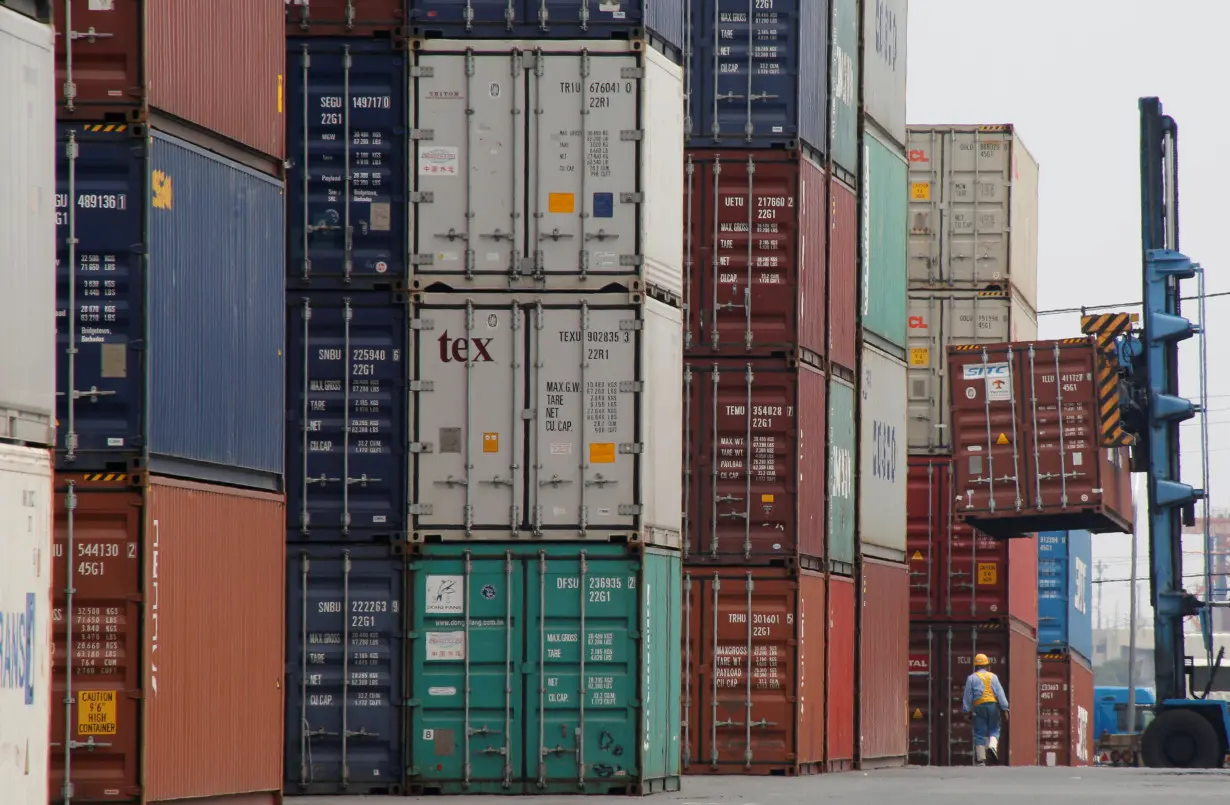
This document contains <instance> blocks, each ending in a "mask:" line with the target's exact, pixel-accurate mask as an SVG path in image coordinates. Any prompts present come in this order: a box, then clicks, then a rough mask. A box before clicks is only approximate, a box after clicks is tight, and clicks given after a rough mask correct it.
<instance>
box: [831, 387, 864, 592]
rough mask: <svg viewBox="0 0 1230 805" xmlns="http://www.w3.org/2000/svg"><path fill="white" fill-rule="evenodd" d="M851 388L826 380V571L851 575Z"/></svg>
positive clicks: (855, 445) (853, 440)
mask: <svg viewBox="0 0 1230 805" xmlns="http://www.w3.org/2000/svg"><path fill="white" fill-rule="evenodd" d="M854 400H855V396H854V386H853V385H851V384H850V383H847V382H846V381H844V380H841V379H839V378H836V377H834V378H832V379H831V380H829V466H828V471H829V500H828V512H829V518H828V521H829V522H828V525H829V529H828V530H829V536H828V568H829V570H831V571H832V572H834V573H839V574H841V575H843V576H853V575H854V514H855V511H856V507H855V497H854V493H855V488H856V484H855V483H854V467H855V463H854V459H855V457H856V455H857V454H856V453H855V451H856V450H857V449H858V440H857V439H856V438H855V436H854Z"/></svg>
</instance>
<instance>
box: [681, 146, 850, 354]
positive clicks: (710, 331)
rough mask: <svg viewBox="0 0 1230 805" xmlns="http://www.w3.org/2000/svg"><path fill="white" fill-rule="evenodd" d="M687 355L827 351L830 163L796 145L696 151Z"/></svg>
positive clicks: (690, 160) (691, 158) (690, 177)
mask: <svg viewBox="0 0 1230 805" xmlns="http://www.w3.org/2000/svg"><path fill="white" fill-rule="evenodd" d="M687 181H688V188H687V198H686V199H685V202H686V204H687V205H688V206H687V210H686V215H687V223H686V231H685V238H686V243H685V250H686V254H685V264H686V265H685V274H686V275H687V279H686V283H687V291H686V294H687V308H686V309H687V311H688V313H687V316H688V322H687V329H686V331H685V333H684V349H685V350H686V353H687V354H688V355H729V356H739V355H748V356H751V355H756V356H762V357H767V356H771V355H772V356H788V355H793V354H795V353H796V352H797V351H798V350H799V349H800V348H801V349H802V350H803V351H804V352H803V353H801V354H803V355H806V353H811V356H810V357H806V359H807V360H809V361H811V362H812V363H818V362H819V360H818V359H819V358H823V356H824V354H825V335H826V331H825V308H826V302H825V277H824V269H825V234H826V232H827V230H828V222H827V219H828V215H827V212H826V210H827V207H828V204H827V200H828V198H827V189H826V176H825V173H824V170H823V169H822V168H821V167H820V166H819V165H817V164H816V163H815V162H813V161H812V160H811V159H810V158H809V157H808V156H807V155H804V154H802V153H800V152H795V151H738V150H699V149H689V150H688V156H687Z"/></svg>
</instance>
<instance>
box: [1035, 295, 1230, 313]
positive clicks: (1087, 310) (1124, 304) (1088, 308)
mask: <svg viewBox="0 0 1230 805" xmlns="http://www.w3.org/2000/svg"><path fill="white" fill-rule="evenodd" d="M1223 296H1230V291H1218V292H1216V293H1206V294H1205V295H1204V298H1205V299H1217V298H1219V297H1223ZM1199 298H1200V296H1199V295H1197V296H1184V297H1180V301H1183V302H1193V301H1195V300H1197V299H1199ZM1140 306H1141V303H1140V302H1120V303H1119V304H1117V305H1085V306H1084V307H1057V308H1053V309H1051V310H1039V311H1038V315H1039V316H1056V315H1059V314H1061V313H1091V312H1093V311H1095V310H1119V309H1120V308H1125V307H1140Z"/></svg>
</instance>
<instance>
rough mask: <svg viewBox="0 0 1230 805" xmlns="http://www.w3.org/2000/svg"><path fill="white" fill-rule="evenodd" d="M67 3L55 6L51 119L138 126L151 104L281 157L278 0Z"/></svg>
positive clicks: (282, 52)
mask: <svg viewBox="0 0 1230 805" xmlns="http://www.w3.org/2000/svg"><path fill="white" fill-rule="evenodd" d="M69 8H70V9H71V12H72V15H71V18H69V17H68V16H67V15H66V14H65V13H64V9H63V3H61V4H59V5H58V6H57V8H56V20H55V27H56V93H57V95H56V97H57V99H58V109H57V116H58V118H59V119H61V120H86V121H92V122H103V123H143V122H146V121H148V120H149V118H150V112H151V110H157V111H159V112H163V113H165V114H166V115H167V116H169V117H170V118H171V120H173V121H182V122H185V123H187V124H189V126H191V127H196V128H198V129H204V130H206V131H208V132H211V133H214V134H216V135H219V136H220V137H222V138H224V139H226V140H231V141H233V142H235V143H238V144H240V145H242V146H245V147H246V148H248V149H250V150H252V151H255V152H257V153H259V154H264V155H266V156H269V157H273V158H275V159H276V160H277V162H278V163H280V162H281V160H282V159H283V157H284V156H285V153H286V150H285V130H286V124H285V120H284V118H283V103H284V98H283V93H284V85H283V72H284V70H285V69H286V37H285V27H284V24H283V20H284V11H283V8H284V5H283V4H281V3H277V2H252V0H209V2H207V3H202V2H199V0H159V2H137V0H115V1H114V2H102V3H100V2H97V0H69ZM70 28H71V32H70V33H71V61H70V58H69V57H70V46H69V44H68V43H69V40H70V36H67V35H66V31H69V29H70ZM70 65H71V76H70ZM70 78H71V82H72V84H73V85H74V86H75V87H76V95H75V97H74V98H73V99H72V100H71V107H70V101H69V99H67V98H66V97H65V94H64V86H65V83H66V82H68V81H69V80H70ZM160 127H161V128H164V129H165V128H166V126H161V125H160ZM167 130H168V131H169V132H170V133H172V134H179V133H180V132H177V131H174V130H171V129H167ZM185 136H189V138H191V136H190V135H185ZM271 169H272V168H271Z"/></svg>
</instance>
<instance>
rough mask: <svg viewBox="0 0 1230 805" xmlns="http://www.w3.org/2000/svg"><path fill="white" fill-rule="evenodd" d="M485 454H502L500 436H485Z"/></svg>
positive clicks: (486, 434)
mask: <svg viewBox="0 0 1230 805" xmlns="http://www.w3.org/2000/svg"><path fill="white" fill-rule="evenodd" d="M483 452H484V453H498V452H500V434H498V433H490V432H487V433H484V434H483Z"/></svg>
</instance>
